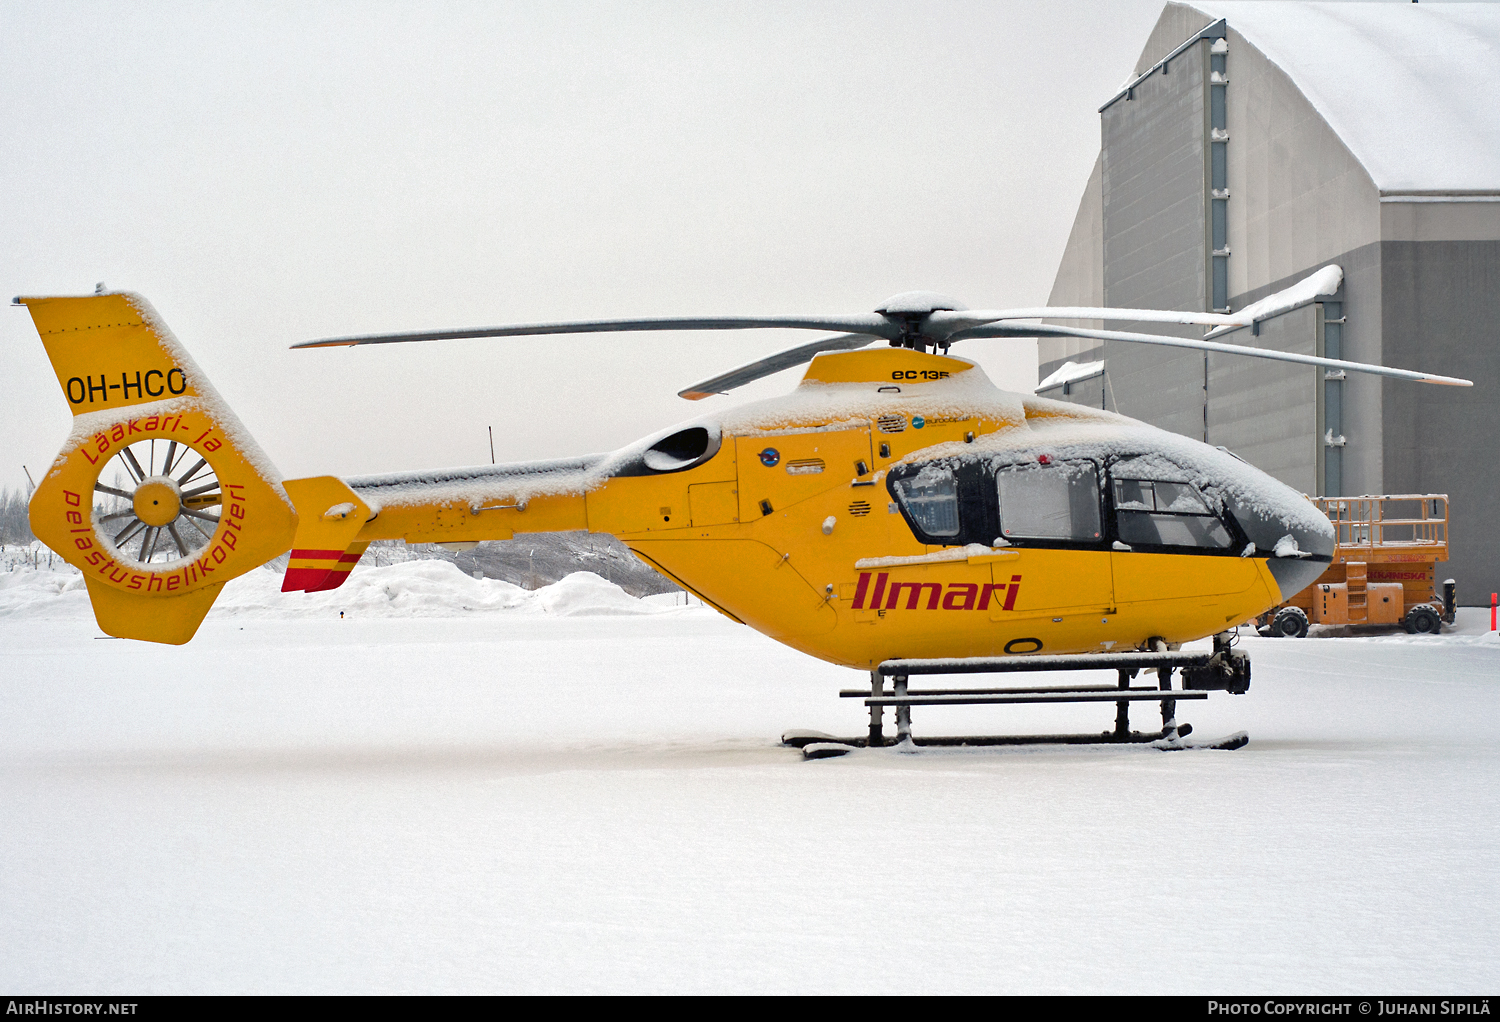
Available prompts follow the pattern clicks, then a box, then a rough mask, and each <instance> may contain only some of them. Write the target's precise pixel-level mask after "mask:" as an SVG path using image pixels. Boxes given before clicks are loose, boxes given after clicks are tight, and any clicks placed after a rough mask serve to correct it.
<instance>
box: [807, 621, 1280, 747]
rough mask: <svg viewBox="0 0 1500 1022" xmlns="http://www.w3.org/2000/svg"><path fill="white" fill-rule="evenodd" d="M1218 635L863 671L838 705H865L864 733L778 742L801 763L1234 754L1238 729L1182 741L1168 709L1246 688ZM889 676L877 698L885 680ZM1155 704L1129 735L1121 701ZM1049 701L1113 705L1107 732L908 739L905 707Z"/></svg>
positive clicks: (903, 663) (1237, 659) (1183, 728)
mask: <svg viewBox="0 0 1500 1022" xmlns="http://www.w3.org/2000/svg"><path fill="white" fill-rule="evenodd" d="M1230 641H1231V640H1230V638H1229V637H1228V635H1227V634H1225V635H1219V636H1216V637H1215V639H1214V649H1213V651H1212V652H1195V653H1184V652H1181V651H1169V650H1166V649H1158V650H1155V651H1139V652H1122V653H1090V654H1071V655H1060V656H1013V657H1002V658H993V657H965V658H952V659H947V658H945V659H935V660H887V661H885V662H884V663H882V664H881V665H880V666H879V667H877V668H876V669H875V670H873V671H871V672H870V688H869V689H868V690H865V689H845V690H844V691H842V692H840V693H839V695H840V697H842V698H845V699H863V700H864V703H865V705H866V706H868V707H869V708H870V729H869V733H868V734H867V735H864V736H861V737H856V738H836V737H834V736H832V735H827V734H823V733H822V732H818V731H789V732H787V733H786V734H784V735H782V738H781V740H782V744H784V745H789V746H794V747H796V748H800V749H801V750H802V751H803V754H804V755H805V756H806V757H807V758H808V759H820V758H824V757H828V756H839V755H843V754H845V753H848V752H850V751H852V750H854V749H859V748H880V747H882V746H885V745H902V744H903V743H910V746H915V747H921V746H986V745H1122V744H1137V745H1152V746H1154V747H1156V748H1160V749H1164V750H1168V749H1188V748H1219V749H1238V748H1240V747H1242V746H1244V745H1245V744H1247V743H1248V742H1249V740H1250V739H1249V736H1247V735H1246V734H1245V733H1244V732H1239V733H1237V734H1234V735H1230V736H1228V737H1227V738H1223V739H1220V740H1218V741H1214V742H1189V741H1187V736H1188V735H1189V734H1191V733H1192V726H1191V725H1189V724H1178V723H1177V719H1176V717H1177V703H1179V702H1183V701H1192V700H1202V699H1207V698H1208V694H1209V692H1210V691H1226V692H1231V693H1235V694H1240V693H1243V692H1245V691H1246V690H1247V689H1248V688H1249V687H1250V658H1249V657H1248V656H1246V655H1245V654H1243V653H1235V652H1233V651H1232V650H1231V649H1230ZM1097 670H1113V671H1115V672H1116V676H1117V678H1118V681H1117V683H1116V684H1115V685H1113V686H1110V685H1055V686H1046V687H1027V688H1020V687H1012V688H930V689H913V688H911V687H910V684H909V683H910V679H911V678H912V677H913V676H917V677H921V676H929V675H955V674H1015V673H1030V672H1034V671H1035V672H1054V671H1097ZM1142 670H1154V671H1156V674H1157V685H1156V687H1155V688H1152V687H1148V686H1142V685H1133V684H1131V682H1132V681H1134V680H1135V677H1136V675H1137V674H1138V673H1139V672H1141V671H1142ZM1178 670H1181V671H1182V679H1183V687H1182V688H1181V689H1174V688H1173V687H1172V675H1173V673H1174V672H1175V671H1178ZM887 678H889V679H891V689H890V691H889V692H888V691H886V688H885V681H886V679H887ZM1135 702H1154V703H1159V704H1160V706H1161V720H1162V726H1161V730H1159V731H1146V732H1142V731H1134V730H1132V729H1131V727H1130V704H1131V703H1135ZM1048 703H1114V704H1115V726H1114V729H1113V730H1110V731H1104V732H1095V733H1092V734H1059V735H953V736H934V737H917V736H916V735H914V734H913V733H912V727H911V708H912V707H913V706H980V705H1015V704H1033V705H1036V704H1048ZM887 706H890V707H894V708H895V710H896V736H895V739H894V741H892V742H887V741H886V738H885V728H884V718H885V708H886V707H887Z"/></svg>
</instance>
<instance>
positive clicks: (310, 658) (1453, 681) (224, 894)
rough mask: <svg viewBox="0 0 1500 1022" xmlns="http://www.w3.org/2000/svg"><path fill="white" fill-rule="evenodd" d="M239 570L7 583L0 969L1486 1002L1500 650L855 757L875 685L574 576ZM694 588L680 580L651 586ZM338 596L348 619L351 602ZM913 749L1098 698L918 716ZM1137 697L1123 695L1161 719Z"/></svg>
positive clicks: (322, 988)
mask: <svg viewBox="0 0 1500 1022" xmlns="http://www.w3.org/2000/svg"><path fill="white" fill-rule="evenodd" d="M278 584H279V576H276V575H274V574H272V573H271V572H267V571H258V572H254V573H252V574H251V575H249V576H246V577H245V578H244V579H241V580H238V581H237V582H235V583H232V584H231V585H230V587H229V588H228V589H227V590H226V592H225V594H224V597H223V598H222V599H221V601H220V606H219V607H218V608H216V609H215V611H214V612H213V614H212V615H211V616H210V617H209V619H208V621H207V622H206V623H205V625H204V627H203V629H202V631H201V632H200V633H199V636H198V638H197V639H196V640H195V641H194V642H193V643H191V644H190V645H188V646H185V647H181V648H173V647H162V646H153V645H148V644H145V643H135V642H129V641H122V640H113V639H106V638H102V637H100V636H99V632H98V630H97V628H96V627H95V626H94V624H93V620H92V617H91V616H90V614H89V612H88V609H87V604H86V600H85V597H84V594H83V593H82V591H81V589H80V588H79V579H78V576H77V575H76V574H64V573H60V572H59V573H52V572H47V571H25V570H17V571H13V572H7V573H0V861H3V863H4V866H3V868H0V951H3V953H0V986H3V987H4V988H5V989H7V990H10V991H13V992H17V993H21V992H24V993H27V994H44V993H64V992H66V993H73V994H82V993H90V992H97V993H104V992H113V993H120V992H130V993H155V992H250V991H253V992H342V991H377V992H397V991H411V992H417V991H453V992H458V991H477V992H537V991H599V992H605V991H637V992H645V991H677V992H692V991H762V992H788V991H816V992H828V993H832V992H848V993H874V992H883V993H903V992H904V993H924V992H926V993H933V992H956V991H975V992H980V991H997V992H1005V991H1010V992H1079V993H1100V992H1131V991H1139V992H1184V993H1226V992H1235V993H1243V992H1251V991H1265V992H1278V993H1290V992H1351V993H1364V994H1371V993H1376V992H1388V993H1389V992H1413V993H1415V992H1427V993H1434V994H1441V993H1458V992H1468V993H1476V992H1483V991H1486V990H1490V989H1493V988H1494V987H1495V986H1496V984H1497V982H1500V956H1497V955H1496V954H1495V951H1494V948H1495V946H1496V945H1497V942H1500V898H1497V897H1496V886H1497V880H1496V878H1497V877H1500V807H1497V804H1496V803H1497V796H1500V751H1497V748H1500V666H1497V663H1500V661H1497V657H1500V645H1497V644H1496V643H1495V642H1494V641H1493V639H1492V638H1487V637H1485V636H1484V635H1483V634H1482V627H1483V624H1484V623H1487V622H1483V621H1481V618H1482V617H1483V618H1487V615H1483V614H1482V612H1467V611H1466V612H1464V613H1465V617H1464V618H1463V619H1462V620H1461V622H1460V623H1461V625H1464V626H1465V627H1462V628H1460V629H1459V633H1458V634H1453V635H1445V636H1443V637H1421V638H1413V637H1408V636H1405V635H1400V634H1398V635H1394V636H1386V637H1378V638H1340V639H1328V638H1324V639H1305V640H1300V641H1299V640H1289V639H1278V640H1262V639H1256V638H1248V639H1246V640H1245V642H1244V643H1243V646H1244V648H1246V649H1248V650H1249V652H1250V653H1251V656H1252V658H1253V660H1254V665H1255V667H1254V670H1255V675H1254V683H1253V686H1252V688H1251V691H1250V694H1249V695H1247V696H1243V697H1234V696H1226V695H1222V694H1218V693H1216V694H1215V695H1214V696H1213V697H1212V698H1211V699H1210V700H1209V701H1208V702H1207V703H1206V704H1205V703H1197V704H1191V703H1189V704H1183V705H1182V707H1181V710H1180V716H1181V718H1182V719H1185V720H1188V721H1191V722H1192V723H1193V724H1194V725H1195V727H1196V729H1197V737H1212V736H1217V735H1221V734H1226V733H1229V732H1231V731H1236V730H1239V729H1242V728H1243V729H1246V730H1248V731H1249V733H1250V736H1251V741H1250V745H1249V746H1248V747H1247V748H1245V749H1242V750H1240V751H1237V752H1186V753H1159V752H1152V751H1149V750H1145V749H1140V748H1134V749H1110V750H1102V751H1100V750H1084V749H1066V748H1065V749H1048V750H1043V751H1022V750H975V751H932V750H928V751H923V752H921V753H918V754H915V755H903V754H900V753H896V752H892V751H889V750H872V751H866V752H860V753H856V754H854V755H851V756H848V757H845V758H843V759H834V760H822V761H816V762H804V761H803V760H802V758H801V756H800V755H799V754H798V753H797V752H795V751H793V750H788V749H783V748H780V747H778V745H777V744H776V739H777V737H778V736H779V734H780V733H781V732H782V731H783V730H785V729H788V728H793V727H802V728H819V729H822V730H826V731H830V732H835V733H842V734H856V733H859V731H860V729H861V727H862V718H863V707H862V706H861V705H860V704H859V703H858V702H857V701H855V700H840V699H838V698H836V695H837V691H838V689H839V688H840V687H845V686H851V685H852V684H855V683H858V682H859V681H861V679H862V676H861V675H859V674H857V673H855V672H852V671H847V670H843V669H840V668H835V667H830V666H828V665H825V664H821V663H819V662H817V661H814V660H812V659H810V658H807V657H805V656H802V655H801V654H798V653H795V652H792V651H791V650H789V649H786V648H784V647H781V646H779V645H777V644H776V643H773V642H771V641H769V640H767V639H765V638H763V637H761V636H759V635H757V634H756V633H754V632H752V631H750V630H749V629H746V628H743V627H740V626H737V625H734V624H731V623H729V622H727V621H725V620H724V619H722V618H720V617H719V616H717V615H716V614H714V613H713V612H711V611H708V610H704V609H702V608H698V607H677V606H673V604H672V599H673V597H671V596H663V597H653V598H651V599H650V600H649V601H636V600H633V599H631V598H630V597H628V596H625V595H624V594H623V593H621V592H619V591H618V590H615V589H613V587H610V586H608V584H607V583H604V582H603V581H602V580H598V579H596V578H595V577H593V576H586V575H576V576H572V577H570V578H568V579H565V580H564V581H562V582H559V583H557V584H555V585H553V586H550V587H547V588H546V589H544V590H539V591H538V592H536V593H531V594H528V593H525V592H523V591H521V590H517V589H515V588H514V587H511V586H507V585H506V583H503V582H496V581H481V580H475V579H472V578H469V577H467V576H465V575H463V574H461V573H460V572H459V571H458V570H457V569H455V568H453V567H452V566H451V565H446V564H442V565H437V564H424V563H422V562H417V563H413V564H402V565H396V566H392V567H386V568H372V569H368V570H360V571H357V572H356V573H355V575H354V576H353V577H352V578H351V580H350V582H349V583H348V585H347V586H346V588H345V589H343V590H339V591H338V592H336V593H327V594H316V595H296V596H288V597H281V596H279V594H276V593H275V590H276V588H277V585H278ZM677 600H678V601H680V600H681V597H680V596H679V597H677ZM340 609H342V610H344V611H345V612H346V615H347V616H346V617H345V618H344V619H343V620H340V619H339V617H338V611H339V610H340ZM914 715H915V724H916V729H917V732H918V733H919V734H921V733H923V732H924V731H925V732H927V733H937V732H941V731H949V732H958V731H974V730H1008V729H1032V728H1035V729H1038V730H1055V729H1065V730H1093V729H1096V728H1097V729H1100V730H1103V729H1104V728H1105V727H1107V726H1108V725H1109V722H1110V719H1112V715H1113V708H1112V707H1109V708H1100V707H1072V708H1057V707H1047V708H1041V709H1028V710H1024V711H1018V710H1014V709H1009V710H1008V709H995V708H962V709H960V708H944V709H929V708H923V707H918V708H917V709H916V710H915V711H914ZM1153 718H1154V708H1153V707H1151V706H1150V705H1149V704H1148V705H1147V706H1142V707H1139V708H1137V709H1136V711H1135V719H1136V720H1137V722H1138V723H1139V724H1141V725H1143V726H1144V725H1149V724H1151V723H1152V722H1153Z"/></svg>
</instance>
